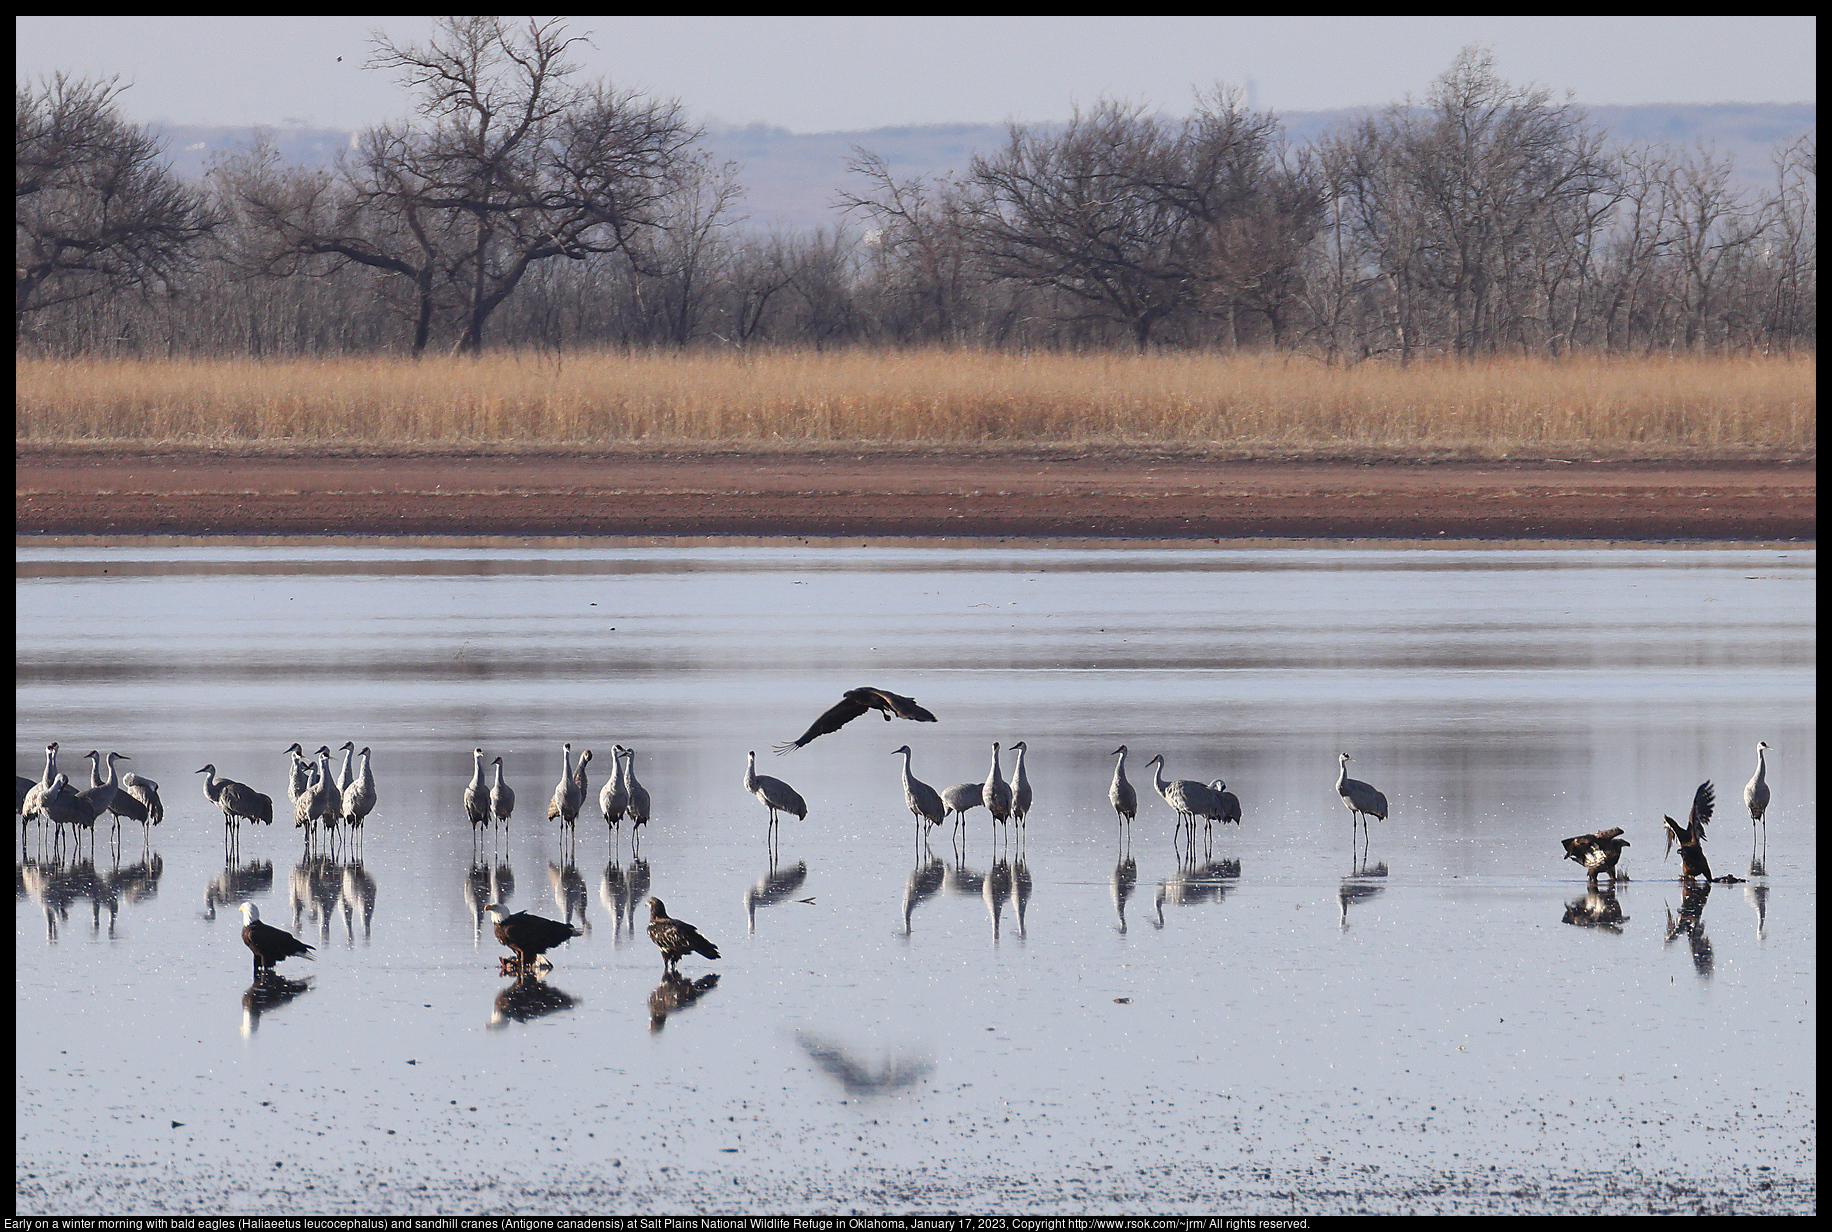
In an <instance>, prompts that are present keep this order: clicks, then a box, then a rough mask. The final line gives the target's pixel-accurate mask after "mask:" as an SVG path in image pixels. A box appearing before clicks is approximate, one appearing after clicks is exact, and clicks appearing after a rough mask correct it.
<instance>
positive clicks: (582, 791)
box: [573, 749, 592, 808]
mask: <svg viewBox="0 0 1832 1232" xmlns="http://www.w3.org/2000/svg"><path fill="white" fill-rule="evenodd" d="M591 764H592V751H591V750H590V749H587V750H585V751H584V752H583V753H581V754H579V763H578V764H577V765H575V766H574V767H573V782H574V783H576V784H578V787H579V807H580V808H584V807H585V802H586V801H587V800H590V799H591V798H592V786H591V780H590V779H587V778H586V777H585V768H586V767H587V766H589V765H591Z"/></svg>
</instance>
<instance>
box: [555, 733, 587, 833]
mask: <svg viewBox="0 0 1832 1232" xmlns="http://www.w3.org/2000/svg"><path fill="white" fill-rule="evenodd" d="M584 799H585V796H584V793H582V792H581V791H580V790H579V780H578V779H576V778H574V777H573V769H572V742H571V741H568V742H567V743H566V744H565V745H563V746H562V747H561V750H560V781H559V782H558V783H556V784H554V788H553V797H552V798H551V799H550V800H548V801H547V820H548V821H552V820H554V819H555V818H556V817H557V818H559V821H560V825H561V826H562V827H567V826H570V825H572V824H573V822H574V821H575V820H576V819H577V818H578V816H579V804H580V802H581V801H583V800H584Z"/></svg>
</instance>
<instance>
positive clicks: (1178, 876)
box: [1152, 860, 1240, 928]
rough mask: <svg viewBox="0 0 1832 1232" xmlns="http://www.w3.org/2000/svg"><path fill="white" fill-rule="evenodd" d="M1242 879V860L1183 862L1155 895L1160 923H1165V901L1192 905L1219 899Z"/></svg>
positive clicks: (1181, 905) (1163, 882) (1160, 885)
mask: <svg viewBox="0 0 1832 1232" xmlns="http://www.w3.org/2000/svg"><path fill="white" fill-rule="evenodd" d="M1239 882H1240V861H1239V860H1201V861H1187V862H1182V863H1179V864H1178V865H1177V871H1176V872H1174V873H1172V874H1171V875H1170V876H1168V877H1166V878H1164V880H1162V881H1160V882H1158V892H1157V893H1156V894H1154V895H1153V896H1152V907H1153V908H1154V909H1155V910H1156V911H1157V913H1158V918H1157V921H1156V926H1157V927H1159V928H1163V927H1164V904H1165V903H1170V904H1171V905H1172V906H1175V907H1189V906H1193V905H1195V904H1197V903H1219V902H1221V901H1222V900H1223V899H1224V898H1226V897H1227V896H1228V892H1229V891H1230V890H1232V889H1234V888H1235V887H1236V886H1237V885H1238V884H1239Z"/></svg>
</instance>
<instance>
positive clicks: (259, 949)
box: [242, 903, 312, 979]
mask: <svg viewBox="0 0 1832 1232" xmlns="http://www.w3.org/2000/svg"><path fill="white" fill-rule="evenodd" d="M242 944H243V945H245V946H247V947H248V948H249V949H250V950H252V951H254V974H255V978H256V979H259V978H260V977H261V972H262V971H264V970H265V971H272V970H273V969H274V964H275V963H277V962H279V961H280V960H281V959H283V958H291V957H293V956H294V955H296V954H302V955H304V956H305V957H307V958H310V957H311V956H312V947H311V946H309V945H307V944H306V943H305V942H303V941H301V940H299V938H297V937H295V936H293V935H292V934H291V933H286V932H281V931H280V930H279V929H277V928H275V927H274V926H273V925H271V924H263V923H261V910H260V908H258V907H256V906H255V905H254V904H253V903H243V904H242Z"/></svg>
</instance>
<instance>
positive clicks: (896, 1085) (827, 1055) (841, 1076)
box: [795, 1031, 935, 1098]
mask: <svg viewBox="0 0 1832 1232" xmlns="http://www.w3.org/2000/svg"><path fill="white" fill-rule="evenodd" d="M795 1042H796V1043H798V1044H800V1045H801V1046H802V1050H803V1051H804V1052H806V1053H807V1054H808V1056H809V1058H810V1059H811V1060H812V1061H813V1062H814V1063H815V1064H816V1065H818V1066H819V1067H820V1069H821V1072H823V1073H825V1074H826V1075H827V1076H828V1077H830V1078H833V1079H835V1080H837V1081H838V1082H839V1084H840V1085H841V1086H842V1087H844V1088H845V1090H846V1093H847V1094H848V1095H853V1096H859V1097H866V1098H869V1097H871V1096H877V1095H891V1094H895V1093H896V1092H898V1091H901V1090H904V1089H905V1088H907V1087H913V1086H915V1085H916V1084H917V1083H919V1082H925V1081H927V1080H928V1078H929V1076H930V1075H931V1074H933V1073H934V1072H935V1063H934V1062H933V1061H932V1060H930V1059H929V1058H928V1057H927V1056H924V1055H922V1054H921V1053H915V1052H893V1053H889V1054H887V1055H886V1056H885V1057H884V1058H883V1060H882V1061H880V1062H879V1064H878V1065H877V1067H876V1068H875V1069H867V1068H866V1067H865V1066H864V1065H863V1064H861V1063H860V1062H859V1061H857V1060H855V1059H854V1058H853V1057H852V1056H850V1055H849V1054H848V1053H847V1051H846V1049H845V1047H844V1046H843V1045H841V1044H840V1043H838V1042H837V1041H835V1040H831V1039H828V1038H826V1037H824V1036H820V1035H815V1034H814V1033H813V1032H811V1031H797V1032H796V1033H795Z"/></svg>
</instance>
